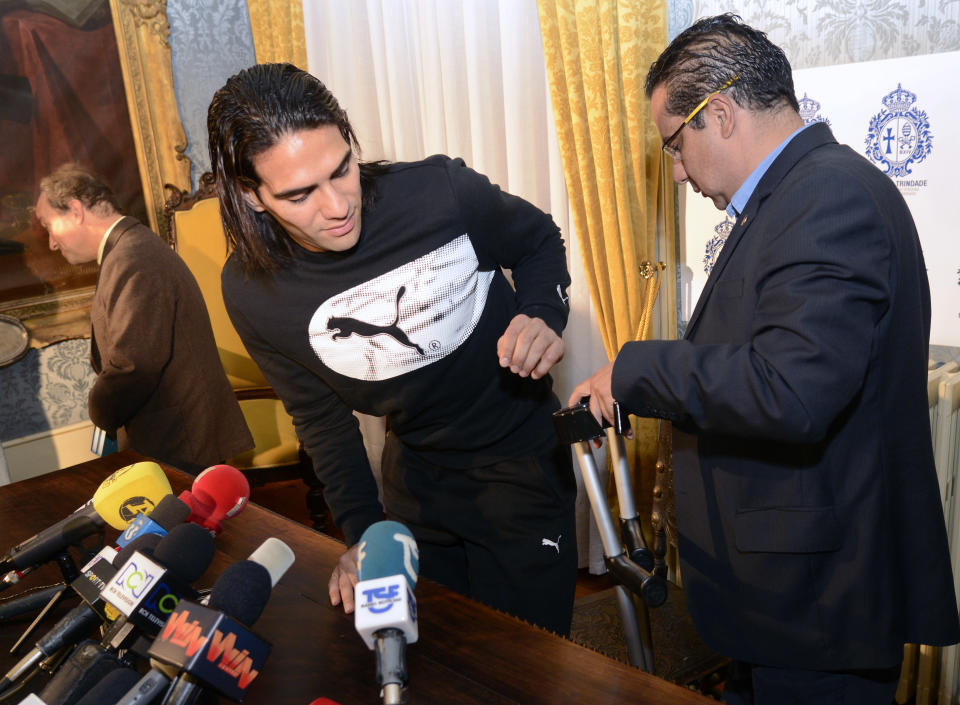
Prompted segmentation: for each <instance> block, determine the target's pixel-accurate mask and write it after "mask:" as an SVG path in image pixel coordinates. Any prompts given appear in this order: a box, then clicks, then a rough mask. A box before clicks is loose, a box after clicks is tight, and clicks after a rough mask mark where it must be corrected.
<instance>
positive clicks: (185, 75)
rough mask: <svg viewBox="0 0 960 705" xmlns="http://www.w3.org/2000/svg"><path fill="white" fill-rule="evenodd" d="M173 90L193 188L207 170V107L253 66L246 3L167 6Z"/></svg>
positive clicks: (199, 1)
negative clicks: (222, 88)
mask: <svg viewBox="0 0 960 705" xmlns="http://www.w3.org/2000/svg"><path fill="white" fill-rule="evenodd" d="M167 19H168V20H169V22H170V52H171V56H172V62H173V86H174V91H175V92H176V95H177V107H178V108H179V109H180V118H181V120H182V121H183V129H184V131H185V132H186V134H187V150H186V155H187V157H188V158H189V159H190V165H191V166H190V179H191V182H192V183H193V185H194V187H196V185H197V183H198V179H199V177H200V175H201V174H203V172H205V171H209V170H210V155H209V153H208V151H207V107H208V106H209V105H210V99H211V98H212V97H213V94H214V93H215V92H216V90H217V89H218V88H220V86H222V85H223V84H224V83H225V82H226V80H227V79H228V78H229V77H230V76H232V75H233V74H235V73H236V72H237V71H239V70H240V69H243V68H246V67H248V66H251V65H253V64H255V63H256V54H255V52H254V49H253V34H252V32H251V30H250V16H249V14H247V3H246V0H167Z"/></svg>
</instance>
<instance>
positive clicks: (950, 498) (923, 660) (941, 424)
mask: <svg viewBox="0 0 960 705" xmlns="http://www.w3.org/2000/svg"><path fill="white" fill-rule="evenodd" d="M956 372H957V363H955V362H949V363H947V364H945V365H940V366H939V367H937V366H934V364H933V363H931V369H930V370H929V371H928V372H927V402H928V405H929V413H930V434H931V440H932V441H933V450H934V459H935V461H936V466H937V481H938V482H939V484H940V499H941V500H942V501H943V513H944V519H945V520H946V525H947V536H948V538H949V539H950V546H951V548H950V556H951V561H952V562H953V574H954V576H956V578H955V582H960V570H958V560H957V557H958V556H960V539H958V538H954V534H955V533H956V532H957V531H958V530H960V518H958V516H957V515H960V512H957V511H956V510H955V505H956V504H957V500H956V483H957V462H956V452H955V450H954V455H953V462H952V463H950V462H949V461H946V462H945V461H942V460H941V451H940V450H939V448H940V446H944V445H949V443H948V439H949V437H951V433H950V431H948V430H946V427H947V426H949V424H950V413H949V410H948V408H947V407H948V405H947V404H944V402H943V401H942V397H941V388H942V387H943V385H944V384H945V383H946V382H950V383H951V386H950V388H951V389H954V388H960V387H958V385H957V384H956V381H957V380H960V374H956ZM943 389H944V391H945V390H946V388H945V387H943ZM956 416H957V414H956V404H954V412H953V418H954V423H956V421H955V419H956ZM952 438H953V447H954V449H956V446H957V439H958V432H957V429H956V427H954V430H953V432H952ZM947 455H948V454H947ZM944 457H947V456H946V455H945V456H944ZM903 656H904V658H903V665H902V668H901V674H900V683H899V685H898V687H897V694H896V702H897V703H899V704H900V705H904V703H908V702H912V703H915V704H916V705H931V704H932V703H934V702H937V693H938V690H939V705H960V699H958V698H957V696H955V695H947V694H948V693H954V692H955V691H956V689H957V688H958V684H957V679H958V666H960V663H958V658H960V651H958V649H956V647H950V648H948V649H942V650H941V649H938V648H936V647H933V646H927V645H918V644H907V645H906V646H905V647H904V650H903ZM940 671H942V676H943V677H942V678H940V675H941V673H940ZM938 685H939V688H938Z"/></svg>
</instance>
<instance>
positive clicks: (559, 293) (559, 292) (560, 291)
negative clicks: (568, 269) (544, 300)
mask: <svg viewBox="0 0 960 705" xmlns="http://www.w3.org/2000/svg"><path fill="white" fill-rule="evenodd" d="M557 296H559V297H560V300H561V301H562V302H563V303H564V304H566V303H567V302H568V301H569V300H570V297H569V296H567V295H566V294H564V293H563V287H562V286H560V285H559V284H557Z"/></svg>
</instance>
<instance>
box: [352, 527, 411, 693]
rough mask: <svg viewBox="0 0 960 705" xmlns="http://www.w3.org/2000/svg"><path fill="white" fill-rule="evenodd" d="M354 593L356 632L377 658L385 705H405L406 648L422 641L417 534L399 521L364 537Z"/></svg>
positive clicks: (368, 532) (378, 678) (378, 681)
mask: <svg viewBox="0 0 960 705" xmlns="http://www.w3.org/2000/svg"><path fill="white" fill-rule="evenodd" d="M358 546H359V549H358V555H357V577H358V578H359V581H358V582H357V585H356V587H355V588H354V596H355V597H354V601H355V604H356V613H355V618H354V626H355V627H356V629H357V633H359V634H360V636H361V637H363V640H364V642H365V643H366V644H367V648H369V649H373V650H374V651H375V652H376V655H377V684H378V685H379V686H380V687H381V689H382V690H381V692H382V695H383V702H384V705H395V704H396V703H401V702H403V688H404V687H405V686H406V683H407V663H406V645H407V644H408V643H410V644H412V643H414V642H415V641H416V640H417V639H418V638H419V628H418V624H417V601H416V599H414V597H413V588H414V587H415V586H416V584H417V571H418V570H419V569H420V554H419V551H418V550H417V542H416V540H415V539H414V538H413V534H411V533H410V530H409V529H408V528H407V527H405V526H404V525H403V524H400V523H399V522H396V521H378V522H377V523H375V524H372V525H370V527H369V528H367V530H366V531H364V532H363V535H362V536H361V537H360V542H359V544H358Z"/></svg>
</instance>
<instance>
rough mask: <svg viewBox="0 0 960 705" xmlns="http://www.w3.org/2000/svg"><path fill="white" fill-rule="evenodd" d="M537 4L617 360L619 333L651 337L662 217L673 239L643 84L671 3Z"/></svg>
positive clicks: (638, 450) (553, 0)
mask: <svg viewBox="0 0 960 705" xmlns="http://www.w3.org/2000/svg"><path fill="white" fill-rule="evenodd" d="M538 10H539V16H540V30H541V36H542V39H543V46H544V55H545V58H546V65H547V77H548V81H549V85H550V95H551V98H552V102H553V108H554V120H555V122H556V127H557V138H558V142H559V144H560V152H561V155H562V158H563V168H564V174H565V176H566V182H567V190H568V194H569V197H570V203H571V207H572V212H573V219H574V224H575V227H576V229H577V232H578V234H579V241H580V248H581V256H582V258H583V265H584V269H585V270H586V272H587V281H588V285H589V288H590V296H591V299H592V301H593V304H594V307H595V309H596V311H597V316H598V318H599V321H600V329H601V334H602V336H603V344H604V347H605V349H606V352H607V356H608V357H609V359H611V360H612V359H613V358H614V357H615V356H616V353H617V351H618V350H619V349H620V347H621V346H622V345H623V344H624V343H626V342H629V341H631V340H637V339H644V338H649V337H650V336H651V335H652V311H653V304H654V301H655V299H656V295H657V291H658V288H659V283H660V278H661V272H662V268H661V266H660V265H658V264H657V259H658V258H657V253H656V241H657V227H658V224H659V225H660V227H661V232H662V233H663V237H664V241H665V242H666V243H668V244H672V242H673V222H674V218H673V189H672V187H669V188H665V187H664V186H665V183H664V180H663V178H662V177H663V176H664V173H665V172H664V164H663V163H662V160H661V151H660V136H659V134H658V133H657V130H656V126H655V125H654V123H653V120H652V118H651V116H650V106H649V101H647V99H646V96H645V95H644V90H643V87H644V86H643V84H644V80H645V78H646V73H647V70H648V68H649V66H650V64H651V63H652V62H653V61H654V60H655V59H656V57H657V56H658V55H659V53H660V52H661V51H662V50H663V48H664V47H665V46H666V45H667V14H666V3H665V2H664V1H663V0H538ZM666 176H667V177H669V174H667V175H666ZM667 181H669V179H667ZM671 273H672V270H671ZM633 427H634V432H635V441H633V442H632V443H631V442H628V453H629V457H630V458H631V466H632V468H633V472H634V488H635V491H636V493H637V498H636V499H637V501H638V505H639V506H640V507H641V508H644V509H645V508H649V507H650V504H651V501H650V493H651V491H652V487H653V474H654V472H655V470H654V467H655V462H656V443H657V439H656V424H655V422H654V421H653V420H650V419H639V420H636V421H635V422H634V424H633Z"/></svg>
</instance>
